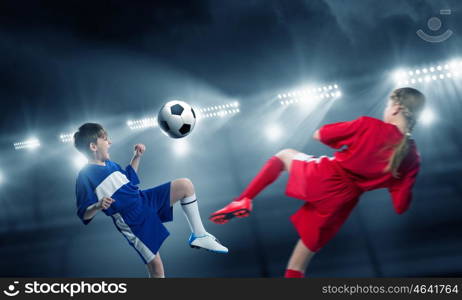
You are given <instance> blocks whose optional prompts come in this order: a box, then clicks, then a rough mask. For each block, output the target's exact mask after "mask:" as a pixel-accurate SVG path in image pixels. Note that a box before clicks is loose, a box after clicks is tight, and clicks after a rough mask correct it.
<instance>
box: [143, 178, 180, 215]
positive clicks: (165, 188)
mask: <svg viewBox="0 0 462 300" xmlns="http://www.w3.org/2000/svg"><path fill="white" fill-rule="evenodd" d="M170 185H171V184H170V182H167V183H164V184H162V185H159V186H156V187H154V188H152V189H147V190H142V191H141V198H142V199H143V204H144V205H145V207H147V208H149V209H152V210H153V211H154V212H155V213H156V214H157V215H158V216H159V219H160V221H161V222H162V223H165V222H171V221H173V207H171V206H170Z"/></svg>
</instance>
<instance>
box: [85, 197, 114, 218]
mask: <svg viewBox="0 0 462 300" xmlns="http://www.w3.org/2000/svg"><path fill="white" fill-rule="evenodd" d="M114 202H115V200H114V199H112V198H107V197H104V198H103V199H101V200H99V201H98V202H96V203H95V204H93V205H90V206H89V207H88V208H87V210H86V211H85V214H84V215H83V219H84V220H90V219H91V218H93V217H94V216H95V215H96V214H97V213H98V211H100V210H102V209H108V208H109V207H110V206H111V204H112V203H114Z"/></svg>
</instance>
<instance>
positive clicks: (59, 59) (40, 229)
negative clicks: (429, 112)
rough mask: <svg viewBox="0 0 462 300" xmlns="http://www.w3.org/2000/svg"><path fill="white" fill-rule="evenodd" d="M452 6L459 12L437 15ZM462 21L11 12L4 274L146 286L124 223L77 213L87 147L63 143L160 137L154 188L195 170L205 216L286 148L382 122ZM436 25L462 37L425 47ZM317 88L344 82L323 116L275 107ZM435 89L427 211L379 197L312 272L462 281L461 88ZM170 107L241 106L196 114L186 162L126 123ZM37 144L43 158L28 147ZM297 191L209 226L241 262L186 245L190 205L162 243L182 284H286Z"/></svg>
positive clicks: (422, 140)
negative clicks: (226, 113) (273, 133)
mask: <svg viewBox="0 0 462 300" xmlns="http://www.w3.org/2000/svg"><path fill="white" fill-rule="evenodd" d="M447 8H449V9H451V11H452V14H451V15H449V16H441V15H439V11H440V9H447ZM461 14H462V1H460V0H451V1H437V0H427V1H424V0H405V1H403V0H390V1H385V0H343V1H342V0H304V1H303V0H266V1H264V0H242V1H241V0H240V1H238V0H227V1H224V0H214V1H212V0H208V1H207V0H197V1H187V0H185V1H180V0H169V1H164V0H161V1H149V2H148V1H126V0H125V1H109V0H100V1H82V0H79V1H77V0H68V1H32V0H31V1H7V0H4V1H0V99H1V103H2V106H1V108H0V128H1V136H0V176H1V175H2V174H3V175H4V177H5V181H4V182H2V183H1V185H0V204H1V207H2V209H1V210H0V242H2V243H3V244H2V246H1V247H0V256H1V257H2V258H3V259H1V260H0V271H1V274H0V276H51V277H56V276H83V277H85V276H117V277H119V276H144V275H145V273H144V269H143V267H144V266H142V265H141V263H140V261H139V259H138V257H136V255H135V253H134V252H133V250H132V249H130V248H129V246H128V244H127V243H126V241H125V240H124V239H123V238H122V237H121V236H120V235H119V233H118V232H116V231H115V230H114V228H113V224H112V223H111V220H110V218H106V217H105V216H101V214H100V215H99V216H98V217H97V218H95V221H94V222H93V224H91V225H90V226H88V227H84V226H83V225H82V224H81V223H80V221H79V220H78V218H77V216H76V214H75V190H74V184H75V177H76V174H77V172H78V170H77V169H76V168H75V167H74V165H73V164H72V163H71V162H72V159H73V158H74V155H75V154H76V151H75V150H74V149H72V146H71V145H70V144H62V143H61V142H60V141H59V139H58V138H57V135H59V133H61V132H70V131H73V130H75V129H76V127H77V126H78V125H80V124H81V123H83V122H85V121H90V120H91V121H97V122H101V123H103V125H105V127H106V126H107V127H108V128H109V129H110V134H112V136H111V137H113V140H115V141H116V142H115V143H114V146H113V148H111V151H112V152H111V155H112V158H113V159H114V160H115V161H117V162H119V163H120V164H121V165H123V164H125V163H126V162H127V161H128V160H129V158H130V155H131V149H132V148H131V147H132V145H133V144H134V143H139V142H142V143H145V144H146V145H147V148H148V151H147V152H146V154H145V155H144V157H143V162H142V166H141V168H140V177H141V181H142V183H141V186H140V187H141V188H150V187H152V186H154V185H157V184H160V183H163V182H165V181H167V180H171V179H173V178H178V177H190V178H191V179H192V180H193V182H194V184H195V186H196V189H197V191H198V195H200V196H199V199H200V203H201V212H202V214H203V218H204V219H205V218H206V216H207V215H208V213H210V212H212V211H214V210H216V209H218V208H220V207H222V206H224V205H225V204H226V203H228V202H229V201H230V200H231V199H232V197H235V196H236V195H238V194H239V193H240V192H241V190H242V189H243V187H244V185H245V184H246V183H247V182H248V181H249V180H250V179H251V178H252V176H254V175H255V173H256V171H257V170H258V168H259V167H260V166H261V165H262V164H263V162H264V161H265V160H266V159H267V158H268V157H269V156H270V155H273V154H274V153H276V152H277V151H279V150H281V149H282V148H287V147H291V148H295V149H297V150H301V151H304V152H307V153H310V154H314V155H318V154H325V155H330V154H331V153H332V149H328V148H327V147H326V146H324V145H321V144H320V143H317V142H315V141H312V140H311V138H310V137H311V135H312V132H313V130H314V129H315V128H317V127H319V125H321V124H324V123H327V122H331V121H332V122H333V121H342V120H347V119H351V118H356V117H358V116H360V115H371V116H375V117H380V116H379V114H381V111H382V109H383V106H384V104H385V101H384V100H385V99H386V96H387V95H388V93H389V92H390V91H391V88H392V84H393V83H392V82H391V80H390V73H391V72H392V71H393V70H395V69H396V68H397V67H419V68H420V67H423V66H427V65H428V64H431V63H439V62H442V61H446V60H447V59H452V58H454V57H459V58H461V56H462V55H460V53H461V48H462V21H461V20H462V18H461V17H460V15H461ZM430 17H440V18H441V19H442V21H443V26H442V28H441V29H440V30H439V31H437V32H436V33H435V34H440V33H442V32H444V31H446V30H447V29H450V30H452V31H453V32H454V35H453V36H452V37H451V38H450V39H448V40H447V41H445V42H443V43H436V44H432V43H428V42H425V41H423V40H422V39H420V38H419V37H418V36H417V35H416V31H417V30H418V29H424V30H425V29H428V28H427V20H428V19H429V18H430ZM427 31H428V30H427ZM307 83H313V84H324V83H329V84H331V83H338V84H339V85H340V86H341V87H342V92H343V95H344V96H343V97H342V98H341V99H339V101H337V100H335V101H333V102H330V103H329V102H322V104H320V105H319V109H318V106H313V107H316V110H312V111H309V112H307V111H305V110H303V108H298V107H295V106H292V107H281V106H280V105H279V103H277V101H275V95H277V94H278V93H280V92H285V91H287V90H290V89H292V88H294V87H296V86H299V85H304V84H307ZM422 89H423V91H424V92H425V93H426V94H427V95H428V98H429V101H428V102H429V106H431V108H433V109H434V110H435V112H436V115H437V122H435V123H434V124H432V125H430V126H427V127H426V126H418V127H417V128H416V130H415V136H416V140H417V143H418V146H419V150H421V153H422V158H423V164H422V172H421V173H422V174H421V175H419V176H420V177H419V179H418V182H417V185H416V188H415V199H416V200H415V201H414V202H413V204H412V205H413V206H412V209H411V210H410V211H409V213H406V214H405V215H404V216H398V215H396V214H394V212H393V208H392V205H391V202H390V197H389V195H388V193H387V192H386V191H385V190H380V191H374V192H371V193H367V194H366V195H365V196H364V197H363V198H362V200H361V203H360V204H359V205H358V207H357V209H355V210H354V212H353V214H352V216H351V217H350V219H349V220H348V221H347V223H346V225H345V227H344V229H342V231H341V232H340V233H339V235H338V237H336V238H334V240H333V241H332V243H330V244H329V245H328V246H327V247H326V249H325V250H323V251H322V252H321V253H320V254H319V255H318V256H317V257H316V259H315V260H314V262H313V269H312V272H313V274H314V275H315V276H324V277H326V276H327V277H328V276H335V277H337V276H359V277H364V276H372V277H373V276H376V277H380V276H395V277H396V276H432V275H433V276H452V275H458V276H460V274H462V273H461V271H460V270H462V265H461V262H462V259H461V256H460V255H461V253H460V249H461V246H462V245H461V240H460V231H461V228H462V223H461V218H460V214H461V209H462V206H461V202H460V200H461V193H462V186H461V184H460V180H459V178H460V176H461V171H462V163H461V162H460V159H459V158H460V151H461V149H462V143H461V142H460V141H461V140H462V139H461V129H460V126H458V123H460V115H461V114H462V105H461V102H460V95H461V88H460V80H459V81H457V80H444V81H438V82H436V83H434V84H428V85H423V86H422ZM167 99H169V100H170V99H181V100H184V101H187V102H190V103H191V104H192V105H197V106H199V107H200V106H208V105H219V104H224V103H227V102H229V101H234V100H238V101H239V102H240V104H241V113H239V114H237V115H236V116H233V117H232V118H229V119H226V118H223V119H209V120H207V122H206V121H205V120H204V121H202V120H201V121H199V122H198V123H197V125H196V128H195V129H194V132H193V133H192V134H191V135H190V136H188V138H186V139H184V140H186V141H187V143H189V144H190V153H189V154H188V155H187V156H186V157H179V156H177V155H176V154H175V151H174V150H175V149H176V148H175V147H177V146H176V144H174V141H173V140H172V139H169V138H167V137H165V136H163V135H162V134H161V133H160V131H159V130H158V128H154V129H152V128H150V129H148V130H145V131H138V132H135V131H131V130H129V129H128V128H127V126H125V121H126V120H127V119H129V118H133V119H138V118H140V117H145V116H146V115H147V114H149V115H152V114H153V113H155V112H156V111H157V110H158V109H159V107H160V105H161V104H162V103H163V102H165V101H166V100H167ZM325 103H328V104H326V105H324V104H325ZM332 103H335V104H332ZM324 106H325V107H324ZM306 107H309V105H307V106H306ZM208 121H210V122H208ZM202 122H203V123H202ZM272 122H279V123H280V124H279V125H283V128H284V132H283V135H282V137H281V138H280V139H279V140H277V141H273V142H269V141H268V140H266V137H265V135H264V134H263V129H265V127H266V125H267V124H271V123H272ZM202 124H204V125H202ZM112 129H113V130H112ZM111 130H112V131H111ZM30 135H37V136H38V137H39V138H40V139H41V141H42V147H41V148H40V149H41V150H40V151H31V152H29V151H14V150H13V145H12V144H13V143H14V142H17V141H19V140H23V139H26V138H28V137H29V136H30ZM284 183H285V179H280V180H279V181H278V182H276V183H275V184H274V185H272V186H271V187H270V188H269V189H268V190H266V191H265V192H264V193H263V194H262V195H261V200H262V201H255V202H256V204H255V207H256V209H255V211H256V212H255V214H254V216H253V218H247V219H244V220H243V221H242V222H234V223H233V224H230V226H218V225H215V224H212V223H211V222H206V223H207V225H206V226H207V228H209V229H210V232H212V233H213V234H215V235H216V236H217V237H219V239H220V240H221V241H224V242H226V245H229V247H230V249H231V248H232V251H233V252H232V253H230V255H229V256H228V257H227V258H226V259H225V258H223V257H219V256H213V255H209V254H210V253H202V252H192V251H190V250H189V248H188V249H186V248H187V244H186V242H185V241H186V239H187V234H188V233H187V224H186V221H185V219H184V218H183V217H182V214H181V211H180V210H181V208H179V207H175V213H174V214H175V216H178V218H176V217H175V222H173V223H169V225H168V228H169V230H170V231H171V233H172V235H171V237H170V238H169V239H168V240H167V242H166V244H165V246H163V248H162V255H163V258H165V260H164V263H165V265H166V269H167V270H168V272H167V274H168V275H172V276H179V277H183V276H191V277H195V276H199V277H200V276H203V277H214V276H215V277H216V276H226V277H239V276H249V277H255V276H258V277H264V276H281V274H282V273H281V272H282V270H283V269H284V267H285V264H286V261H287V257H288V255H289V253H290V250H291V249H292V247H293V244H294V241H295V240H296V234H295V231H294V229H293V228H292V226H291V224H290V222H289V221H288V218H289V216H290V214H292V213H293V212H295V210H296V209H297V208H298V207H299V206H300V205H301V203H299V202H300V201H298V200H296V199H289V198H288V197H285V196H284V194H283V191H284ZM25 187H26V188H25ZM42 187H45V188H42ZM363 199H364V200H363ZM281 201H283V202H281ZM281 203H284V204H281ZM257 211H258V212H257ZM209 229H208V230H209ZM242 235H244V237H242ZM243 240H245V242H244V243H243ZM86 245H91V247H86ZM102 251H105V252H106V253H108V255H107V256H106V257H104V258H101V257H100V256H99V254H100V253H101V252H102ZM114 261H116V262H117V264H114ZM18 266H23V267H18ZM103 266H104V267H103ZM310 268H311V267H310ZM310 272H311V271H310Z"/></svg>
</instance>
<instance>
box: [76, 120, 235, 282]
mask: <svg viewBox="0 0 462 300" xmlns="http://www.w3.org/2000/svg"><path fill="white" fill-rule="evenodd" d="M111 144H112V142H111V141H110V139H109V138H108V135H107V132H106V131H105V130H104V128H103V127H102V126H101V125H99V124H96V123H86V124H83V125H82V126H81V127H80V128H79V130H78V131H77V132H76V133H75V134H74V145H75V147H76V148H77V150H79V151H80V152H81V153H83V154H84V155H85V156H86V157H87V158H88V164H87V165H86V166H85V167H84V168H82V170H80V172H79V175H78V177H77V182H76V197H77V215H78V216H79V217H80V219H81V220H82V222H83V223H84V224H85V225H87V224H88V223H90V221H91V220H92V219H93V217H94V216H95V215H96V214H97V213H98V212H99V211H101V210H102V211H103V212H104V213H105V214H106V215H108V216H111V217H112V220H113V222H114V225H115V226H116V228H117V229H118V230H119V232H121V233H122V234H123V235H124V237H125V238H126V239H127V241H128V243H129V244H130V245H131V246H132V247H133V248H135V250H136V251H137V252H138V254H139V255H140V257H141V259H142V260H143V261H144V263H145V264H146V265H147V268H148V272H149V275H150V276H151V277H157V278H159V277H160V278H162V277H164V268H163V265H162V260H161V259H160V255H159V248H160V246H161V245H162V243H163V241H164V240H165V239H166V238H167V236H168V235H169V232H168V231H167V229H166V228H165V227H164V225H163V224H162V223H163V222H169V221H172V220H173V214H172V212H173V209H172V205H173V204H174V203H175V202H177V201H180V203H181V207H182V208H183V212H184V214H185V216H186V219H187V220H188V223H189V226H190V228H191V232H192V233H191V236H190V238H189V245H190V246H191V247H192V248H203V249H206V250H209V251H212V252H217V253H228V249H227V248H226V247H224V246H223V245H221V244H220V242H219V241H218V240H217V239H216V238H215V237H214V236H213V235H211V234H210V233H208V232H207V231H206V230H205V228H204V226H203V224H202V220H201V217H200V214H199V209H198V205H197V199H196V195H195V192H194V186H193V184H192V182H191V181H190V180H189V179H187V178H182V179H175V180H173V181H171V182H167V183H164V184H162V185H160V186H157V187H154V188H151V189H147V190H140V189H139V188H138V187H137V185H138V184H139V183H140V181H139V178H138V175H137V173H136V172H137V170H138V166H139V163H140V158H141V156H142V155H143V153H144V151H145V146H144V145H142V144H137V145H135V151H134V155H133V158H132V160H131V162H130V164H129V165H128V166H127V167H126V168H125V169H122V168H121V167H120V166H119V165H118V164H117V163H115V162H113V161H111V160H110V156H109V148H110V146H111Z"/></svg>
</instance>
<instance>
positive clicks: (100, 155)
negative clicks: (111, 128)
mask: <svg viewBox="0 0 462 300" xmlns="http://www.w3.org/2000/svg"><path fill="white" fill-rule="evenodd" d="M111 144H112V141H111V140H110V139H109V137H108V135H107V134H106V133H105V134H104V135H103V136H102V137H98V139H97V140H96V144H94V143H91V144H90V149H91V151H92V152H93V153H94V154H95V156H96V159H97V160H100V161H105V160H108V159H109V158H110V155H109V148H110V147H111Z"/></svg>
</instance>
